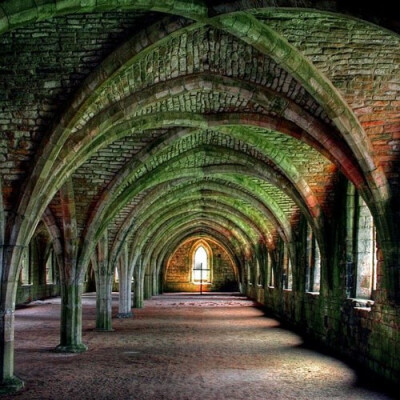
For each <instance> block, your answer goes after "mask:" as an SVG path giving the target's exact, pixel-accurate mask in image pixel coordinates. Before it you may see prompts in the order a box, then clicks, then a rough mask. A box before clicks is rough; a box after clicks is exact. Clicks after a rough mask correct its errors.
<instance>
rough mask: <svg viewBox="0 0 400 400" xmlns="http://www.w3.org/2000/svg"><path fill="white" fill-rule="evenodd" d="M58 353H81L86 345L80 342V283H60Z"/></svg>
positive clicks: (85, 348)
mask: <svg viewBox="0 0 400 400" xmlns="http://www.w3.org/2000/svg"><path fill="white" fill-rule="evenodd" d="M60 286H61V332H60V336H61V338H60V344H59V345H58V346H57V347H56V351H57V352H60V353H82V352H84V351H86V350H87V347H86V346H85V345H84V344H83V343H82V292H83V287H82V284H74V283H71V284H70V283H62V284H61V285H60Z"/></svg>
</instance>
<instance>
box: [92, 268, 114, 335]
mask: <svg viewBox="0 0 400 400" xmlns="http://www.w3.org/2000/svg"><path fill="white" fill-rule="evenodd" d="M107 272H108V271H105V270H103V269H100V271H97V273H96V331H100V332H109V331H112V330H113V329H112V281H113V276H112V274H109V273H107Z"/></svg>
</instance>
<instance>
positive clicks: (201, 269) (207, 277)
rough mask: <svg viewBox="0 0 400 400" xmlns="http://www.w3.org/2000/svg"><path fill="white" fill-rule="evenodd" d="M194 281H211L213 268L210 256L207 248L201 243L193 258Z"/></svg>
mask: <svg viewBox="0 0 400 400" xmlns="http://www.w3.org/2000/svg"><path fill="white" fill-rule="evenodd" d="M192 277H193V283H199V284H200V283H209V282H211V268H210V265H209V257H208V253H207V251H206V249H205V248H204V247H203V246H202V245H200V246H199V247H198V248H197V249H196V251H195V253H194V258H193V271H192Z"/></svg>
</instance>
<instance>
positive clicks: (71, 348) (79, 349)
mask: <svg viewBox="0 0 400 400" xmlns="http://www.w3.org/2000/svg"><path fill="white" fill-rule="evenodd" d="M87 349H88V348H87V346H86V345H84V344H83V343H81V344H69V345H65V346H64V345H61V344H59V345H58V346H57V347H56V348H55V349H54V351H55V352H56V353H84V352H85V351H86V350H87Z"/></svg>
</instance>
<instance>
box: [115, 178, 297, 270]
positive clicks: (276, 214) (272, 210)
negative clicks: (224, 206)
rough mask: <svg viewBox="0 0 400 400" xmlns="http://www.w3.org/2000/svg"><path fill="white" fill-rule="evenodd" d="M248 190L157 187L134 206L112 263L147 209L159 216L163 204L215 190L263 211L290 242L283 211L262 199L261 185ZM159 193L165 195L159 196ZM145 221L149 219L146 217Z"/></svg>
mask: <svg viewBox="0 0 400 400" xmlns="http://www.w3.org/2000/svg"><path fill="white" fill-rule="evenodd" d="M249 189H253V188H251V185H250V184H249V185H246V191H244V190H243V189H242V188H240V187H239V186H238V185H237V184H235V183H234V182H232V181H229V180H225V181H222V180H220V181H218V180H215V181H210V179H208V180H207V181H201V180H190V181H183V182H182V183H180V184H179V185H177V186H173V187H172V188H171V187H168V186H166V185H165V184H163V185H159V186H157V187H155V188H154V189H153V190H152V191H151V192H150V193H149V194H148V195H147V196H146V197H145V198H144V199H142V201H141V203H140V204H138V205H137V206H136V207H135V209H134V210H133V211H132V213H131V214H130V215H129V216H128V217H127V218H126V220H125V222H124V224H123V225H122V226H121V228H120V230H119V232H118V234H117V235H116V237H115V240H114V243H113V246H112V251H111V254H112V255H111V258H110V259H111V262H112V263H114V261H113V260H116V259H117V257H118V255H119V253H120V249H121V248H122V246H123V243H124V242H125V241H129V240H130V237H131V234H132V226H133V225H134V224H136V223H137V220H138V218H139V217H141V216H142V215H147V213H148V211H147V210H151V212H152V213H153V214H155V215H156V214H157V213H158V212H159V211H160V210H161V209H163V208H164V204H170V203H171V201H174V200H175V201H179V199H180V198H181V196H182V195H184V196H185V197H186V196H187V195H189V194H192V193H198V192H199V190H201V191H202V190H212V191H214V192H220V193H221V194H222V195H223V196H224V197H226V196H228V195H229V196H233V197H234V198H237V199H243V200H244V201H246V202H249V203H250V204H251V205H252V206H253V207H255V208H256V209H258V210H260V211H261V212H262V213H263V214H264V215H265V216H266V219H268V220H269V221H271V223H272V224H273V226H274V228H275V229H276V231H277V232H278V234H280V235H281V236H284V237H286V238H288V240H290V236H291V232H290V224H289V221H288V219H287V218H286V216H285V215H284V213H283V211H282V210H280V207H279V205H277V204H276V203H275V202H274V201H273V200H272V199H270V198H269V197H268V196H266V195H264V196H262V191H261V190H260V187H259V186H258V185H254V189H256V190H257V189H258V192H257V191H256V190H251V191H250V192H249ZM160 193H164V194H163V195H161V196H160ZM263 197H264V198H263ZM144 218H145V219H146V218H147V216H146V217H144Z"/></svg>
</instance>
